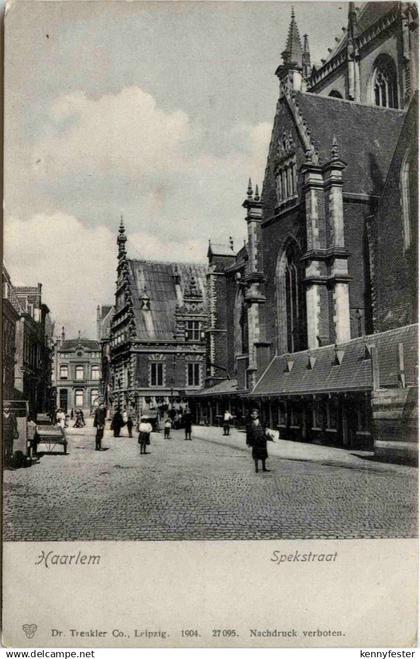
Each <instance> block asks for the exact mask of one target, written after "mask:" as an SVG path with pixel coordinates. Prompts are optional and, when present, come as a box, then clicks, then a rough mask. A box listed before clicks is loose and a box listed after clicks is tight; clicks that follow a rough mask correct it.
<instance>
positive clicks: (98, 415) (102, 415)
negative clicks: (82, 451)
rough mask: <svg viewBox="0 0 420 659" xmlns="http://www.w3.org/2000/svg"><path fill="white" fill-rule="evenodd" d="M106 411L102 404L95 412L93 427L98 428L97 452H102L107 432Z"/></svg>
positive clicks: (96, 437) (96, 438)
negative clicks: (103, 440) (105, 432)
mask: <svg viewBox="0 0 420 659" xmlns="http://www.w3.org/2000/svg"><path fill="white" fill-rule="evenodd" d="M105 420H106V409H105V406H104V404H103V403H100V404H99V406H98V408H97V410H96V411H95V418H94V420H93V427H94V428H96V435H95V451H102V439H103V436H104V431H105Z"/></svg>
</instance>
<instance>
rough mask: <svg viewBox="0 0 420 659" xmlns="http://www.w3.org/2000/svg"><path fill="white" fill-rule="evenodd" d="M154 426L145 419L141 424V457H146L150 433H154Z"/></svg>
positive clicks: (141, 420)
mask: <svg viewBox="0 0 420 659" xmlns="http://www.w3.org/2000/svg"><path fill="white" fill-rule="evenodd" d="M152 430H153V429H152V425H151V424H150V423H148V422H147V421H144V420H143V419H140V423H139V439H138V442H139V444H140V455H142V454H144V455H146V446H147V445H148V444H150V433H151V432H152Z"/></svg>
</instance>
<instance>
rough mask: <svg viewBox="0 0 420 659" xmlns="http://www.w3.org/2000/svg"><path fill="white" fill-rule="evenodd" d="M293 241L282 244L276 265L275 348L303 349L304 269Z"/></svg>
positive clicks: (304, 344) (304, 321) (305, 340)
mask: <svg viewBox="0 0 420 659" xmlns="http://www.w3.org/2000/svg"><path fill="white" fill-rule="evenodd" d="M301 256H302V254H301V250H300V248H299V245H298V244H297V242H296V241H295V240H292V239H290V241H289V242H288V244H287V245H286V246H285V248H284V250H283V252H282V254H281V256H280V259H279V262H278V266H277V307H278V308H277V319H278V323H277V325H278V345H279V351H280V352H281V353H284V352H296V351H298V350H304V349H305V348H307V336H306V301H305V290H304V284H303V282H304V277H305V269H304V266H303V263H302V261H301Z"/></svg>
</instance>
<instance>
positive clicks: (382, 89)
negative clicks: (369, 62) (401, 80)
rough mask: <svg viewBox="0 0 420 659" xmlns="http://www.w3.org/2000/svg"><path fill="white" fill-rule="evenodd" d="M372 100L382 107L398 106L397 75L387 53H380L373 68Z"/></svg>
mask: <svg viewBox="0 0 420 659" xmlns="http://www.w3.org/2000/svg"><path fill="white" fill-rule="evenodd" d="M373 102H374V104H375V105H378V106H380V107H384V108H398V94H397V75H396V70H395V64H394V62H393V60H392V58H391V57H389V55H380V56H379V57H378V59H377V60H376V62H375V65H374V70H373Z"/></svg>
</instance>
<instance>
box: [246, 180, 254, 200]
mask: <svg viewBox="0 0 420 659" xmlns="http://www.w3.org/2000/svg"><path fill="white" fill-rule="evenodd" d="M252 193H253V190H252V181H251V179H249V180H248V189H247V191H246V194H247V197H248V199H252Z"/></svg>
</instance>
